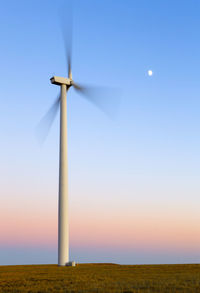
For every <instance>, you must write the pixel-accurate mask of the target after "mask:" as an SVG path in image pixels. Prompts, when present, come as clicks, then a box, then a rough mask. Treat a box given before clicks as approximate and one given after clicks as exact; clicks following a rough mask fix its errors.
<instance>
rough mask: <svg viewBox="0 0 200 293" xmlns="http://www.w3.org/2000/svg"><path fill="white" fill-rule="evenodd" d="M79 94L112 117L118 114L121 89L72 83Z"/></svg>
mask: <svg viewBox="0 0 200 293" xmlns="http://www.w3.org/2000/svg"><path fill="white" fill-rule="evenodd" d="M72 85H73V87H74V89H75V90H76V92H77V93H78V94H81V95H83V96H84V98H86V99H87V100H88V101H89V102H91V103H92V104H94V105H95V106H96V107H98V108H99V109H100V110H101V111H103V112H104V113H105V114H106V115H108V116H109V117H110V118H114V117H115V116H116V114H117V111H118V109H119V104H120V100H121V99H120V96H121V91H120V90H119V89H116V88H115V89H113V88H108V87H91V86H83V85H81V84H78V83H75V82H73V83H72Z"/></svg>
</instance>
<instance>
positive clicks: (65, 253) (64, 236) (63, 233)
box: [51, 76, 72, 266]
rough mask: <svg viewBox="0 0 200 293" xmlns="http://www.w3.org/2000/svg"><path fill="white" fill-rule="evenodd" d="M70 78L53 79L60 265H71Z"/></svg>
mask: <svg viewBox="0 0 200 293" xmlns="http://www.w3.org/2000/svg"><path fill="white" fill-rule="evenodd" d="M71 82H72V80H70V79H69V78H61V77H56V76H54V77H52V78H51V83H52V84H56V85H59V86H60V91H61V93H60V155H59V199H58V202H59V203H58V265H59V266H64V265H66V264H69V223H68V168H67V90H68V88H69V87H70V86H71Z"/></svg>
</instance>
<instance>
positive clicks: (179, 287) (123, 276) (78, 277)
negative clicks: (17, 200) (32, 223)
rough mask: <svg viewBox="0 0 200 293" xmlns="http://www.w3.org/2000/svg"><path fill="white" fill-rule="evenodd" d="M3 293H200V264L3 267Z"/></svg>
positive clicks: (0, 276) (0, 286) (0, 269)
mask: <svg viewBox="0 0 200 293" xmlns="http://www.w3.org/2000/svg"><path fill="white" fill-rule="evenodd" d="M0 292H3V293H6V292H12V293H14V292H20V293H21V292H38V293H39V292H71V293H72V292H74V293H75V292H91V293H95V292H102V293H104V292H105V293H106V292H108V293H110V292H113V293H114V292H115V293H118V292H123V293H130V292H135V293H147V292H148V293H150V292H163V293H165V292H166V293H172V292H185V293H190V292H196V293H200V265H199V264H183V265H115V264H79V265H77V266H76V267H57V266H56V265H24V266H0Z"/></svg>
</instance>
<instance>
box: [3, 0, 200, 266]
mask: <svg viewBox="0 0 200 293" xmlns="http://www.w3.org/2000/svg"><path fill="white" fill-rule="evenodd" d="M67 5H68V4H67V1H66V3H64V1H57V2H56V4H55V2H54V1H51V0H49V1H46V0H45V1H38V0H36V1H22V0H21V1H18V2H16V1H9V2H3V3H2V4H1V10H0V35H1V57H0V64H1V70H0V80H1V88H0V133H1V144H0V149H1V152H0V161H1V164H0V178H1V181H0V182H1V184H0V185H1V189H0V211H1V210H2V212H1V216H0V221H1V222H2V223H4V224H3V225H4V229H3V231H4V232H2V233H1V234H2V237H0V256H1V255H4V259H3V258H2V259H3V261H2V264H8V263H9V264H10V263H12V259H13V258H12V259H11V257H10V256H9V255H12V254H14V255H15V256H17V251H19V252H20V251H22V250H23V247H24V244H23V241H22V242H20V241H19V243H18V242H17V243H16V242H15V238H14V236H13V241H11V240H12V237H11V236H12V235H11V234H12V233H11V232H7V233H6V232H5V230H6V229H5V227H6V225H8V231H12V229H11V227H10V225H11V223H8V221H7V219H8V218H9V216H8V215H13V216H11V217H14V215H16V217H17V215H19V214H21V213H23V211H25V210H27V214H26V212H25V216H24V221H26V220H27V219H28V217H29V215H31V214H32V215H34V214H35V213H39V214H40V217H41V221H42V219H43V217H42V213H43V211H45V212H44V215H43V216H44V217H46V216H47V214H48V215H50V216H49V217H50V218H51V215H52V219H54V217H56V213H57V186H58V129H59V124H58V117H57V119H56V121H55V123H54V125H53V127H52V129H51V132H50V134H49V136H48V138H47V140H46V142H45V144H44V145H43V147H42V148H41V147H40V146H39V145H38V143H37V140H36V137H35V128H36V126H37V124H38V122H39V121H40V119H41V117H42V116H43V115H44V113H45V112H46V111H47V110H48V108H49V107H50V105H51V104H52V103H53V101H54V98H55V97H56V95H57V93H58V91H59V89H58V88H57V87H56V86H53V85H51V83H50V81H49V79H50V77H52V75H59V76H64V75H65V74H66V65H65V52H64V47H63V43H62V36H61V32H60V10H62V13H64V12H63V11H64V9H66V17H67ZM199 12H200V3H199V2H198V1H194V0H192V1H179V0H177V1H171V0H169V1H154V0H153V1H147V0H140V1H139V0H137V1H136V0H133V1H128V0H126V1H124V2H122V1H111V0H109V1H105V0H102V1H91V0H86V1H80V0H79V1H78V0H76V1H75V2H74V36H73V64H72V65H73V68H72V73H73V78H74V80H76V81H79V82H82V83H86V84H94V85H97V86H101V85H103V86H110V87H113V88H116V89H119V93H120V95H121V103H120V106H119V109H118V113H117V115H116V117H115V119H114V120H111V119H109V118H108V117H107V116H105V115H104V114H103V113H102V112H101V111H99V110H98V109H97V108H95V107H94V106H93V105H91V104H90V103H88V102H87V101H86V100H84V99H82V98H80V97H79V96H78V95H76V93H75V92H74V91H73V89H72V90H70V92H69V95H68V144H69V150H68V154H69V197H70V203H71V205H70V206H71V208H70V213H71V214H72V216H71V222H72V225H71V226H72V227H77V226H78V224H77V223H76V221H80V222H81V221H83V219H81V216H82V214H81V212H80V211H81V209H83V210H84V211H85V212H87V214H89V215H90V213H91V218H92V212H91V211H98V209H100V207H101V208H102V212H101V215H102V216H103V217H104V212H105V213H107V214H109V213H110V214H111V215H112V214H113V215H119V217H118V220H119V221H120V217H122V218H123V221H125V220H124V219H126V214H127V210H128V211H129V212H130V215H131V214H135V213H136V211H137V212H138V208H140V213H139V214H140V216H138V218H137V220H138V222H139V223H138V225H139V226H140V223H141V222H142V223H143V221H144V223H143V224H142V225H143V226H142V227H143V228H142V229H144V231H146V230H145V229H146V228H145V223H146V224H147V223H148V222H149V221H151V219H154V216H155V214H159V215H160V216H159V217H158V221H160V222H162V221H165V223H166V222H168V220H169V223H170V220H171V216H172V215H173V217H174V219H175V220H174V221H177V222H178V221H180V220H181V219H184V221H183V226H180V227H179V228H180V229H182V230H184V224H185V223H189V224H188V226H187V227H186V228H185V229H186V232H185V235H184V237H185V238H184V237H183V239H188V238H190V237H191V243H189V244H188V247H187V249H186V248H184V249H185V250H184V249H183V251H181V252H180V254H181V257H179V256H178V255H179V253H178V249H177V246H176V245H178V244H177V243H179V242H181V240H180V239H178V240H177V241H175V243H174V246H173V241H172V239H171V242H172V243H171V242H170V243H169V246H170V248H169V247H165V246H163V245H162V244H160V246H159V252H158V255H156V252H155V249H149V245H148V239H147V240H145V241H147V242H145V243H146V244H145V245H146V246H145V245H144V247H143V250H142V251H141V250H140V249H139V248H135V246H134V245H133V248H131V247H129V250H128V251H129V252H130V255H129V257H127V256H125V255H124V252H123V251H124V246H126V244H127V243H128V238H127V239H125V243H124V244H120V245H122V246H120V245H119V247H118V251H117V253H116V255H114V256H113V257H112V261H113V262H121V263H128V262H130V263H134V262H137V263H165V262H167V260H168V259H170V262H199V257H200V255H199V253H200V251H199V250H198V248H194V247H193V246H192V245H193V243H196V244H198V243H199V244H200V239H199V237H197V236H195V235H198V234H199V232H200V231H199V230H198V229H199V228H198V226H197V223H198V221H199V216H198V214H199V210H198V206H199V203H200V201H199V191H200V185H199V177H200V168H199V166H200V164H199V163H200V155H199V149H200V136H199V125H200V116H199V106H200V99H199V92H200V84H199V75H200V71H199V67H200V58H199V52H200V38H199V26H200V19H199ZM149 69H151V70H152V71H153V76H152V77H149V76H148V75H147V71H148V70H149ZM47 203H48V204H47ZM38 207H39V208H38ZM130 207H131V208H132V209H131V208H130ZM166 207H167V208H166ZM120 209H121V211H122V212H120ZM3 211H4V213H3ZM146 211H148V215H149V218H147V216H146ZM162 214H164V215H165V217H164V218H163V216H162ZM75 215H77V217H76V219H75ZM1 217H2V219H1ZM96 217H97V216H96ZM22 220H23V218H22ZM29 220H30V219H29ZM95 220H96V221H97V222H98V220H99V219H97V218H95ZM95 220H94V222H95ZM134 220H135V219H134V217H133V218H131V221H133V222H134ZM123 221H122V222H123ZM152 221H153V220H152ZM52 222H53V220H52ZM125 222H126V221H125ZM127 222H128V218H127ZM78 223H79V222H78ZM152 223H153V222H152ZM86 224H87V222H86ZM86 224H85V226H87V225H86ZM32 225H33V226H31V227H36V226H37V225H36V223H35V224H34V221H33V223H32ZM34 225H35V226H34ZM49 225H50V224H49ZM112 225H114V224H112ZM112 225H111V224H110V229H115V228H116V226H112ZM116 225H117V224H116ZM168 225H169V227H168ZM171 225H172V226H173V223H172V224H171ZM146 227H147V226H146ZM164 227H165V228H164ZM164 227H163V229H166V231H168V230H167V229H168V228H169V231H170V227H171V226H170V224H166V226H164ZM45 228H46V229H51V228H50V226H48V223H47V226H45ZM154 228H155V227H154V226H153V224H152V227H151V229H153V230H154ZM17 229H20V223H16V230H17ZM24 229H25V228H24ZM30 229H32V228H30ZM129 229H130V230H129V231H130V234H134V230H131V227H129ZM22 230H23V229H22ZM122 230H123V227H122ZM191 230H192V231H193V234H192V236H191V235H190V233H191ZM23 231H24V234H23V232H21V233H22V234H23V235H22V236H23V237H22V238H23V239H26V232H25V230H23ZM91 231H93V230H91ZM187 231H188V233H187ZM9 233H10V234H9ZM71 233H72V237H71V238H72V239H75V240H73V242H72V244H71V251H72V252H71V254H72V257H74V258H76V259H77V261H78V260H79V259H80V260H83V261H93V260H94V258H95V257H94V255H95V252H96V249H97V248H96V246H95V245H96V244H95V243H94V245H93V246H91V247H90V248H87V247H86V248H85V251H84V249H82V248H80V247H78V244H77V242H76V241H78V240H77V235H76V231H74V232H71ZM77 233H78V232H77ZM138 233H139V232H138ZM166 234H167V232H166ZM55 235H56V232H55ZM102 235H103V234H102ZM35 237H36V238H37V233H36V234H35ZM53 237H54V238H55V237H56V236H52V239H53ZM73 237H74V238H73ZM102 237H105V243H104V244H102V247H100V248H98V249H102V255H107V257H106V258H105V257H104V258H105V259H104V258H103V256H101V258H100V259H98V258H97V259H96V258H95V261H101V260H102V261H104V262H105V261H108V262H109V255H111V254H110V251H111V250H112V248H110V247H109V245H108V244H107V242H106V235H103V236H102ZM113 237H114V236H113ZM126 237H127V235H126ZM152 237H153V236H152ZM170 237H171V238H172V235H171V234H170V232H169V238H170ZM195 237H197V238H195ZM91 238H92V235H91ZM119 238H121V236H120V234H119ZM133 238H134V237H133ZM161 238H162V236H161V235H160V239H161ZM149 239H150V240H149V241H150V242H151V241H152V239H151V237H150V236H149ZM158 239H159V235H158ZM181 239H182V238H181ZM40 240H41V239H40ZM131 241H133V240H131ZM141 241H142V240H141ZM143 241H144V240H143ZM11 242H12V243H11ZM25 242H26V241H25ZM55 242H56V238H55ZM186 242H187V241H186ZM6 243H8V247H9V248H8V247H7V248H6V245H7V244H6ZM53 243H54V242H53ZM20 245H21V246H20ZM25 245H26V249H25V250H24V251H27V250H28V251H32V254H33V255H35V253H38V254H39V255H41V263H43V262H50V263H51V262H56V248H55V247H54V246H55V245H54V244H52V247H51V249H52V250H50V252H49V254H48V253H47V255H46V254H45V256H44V254H43V251H44V247H43V246H42V245H41V246H40V241H39V242H38V243H37V245H36V244H34V243H31V241H30V242H29V243H28V244H27V243H26V244H25ZM34 245H36V246H34ZM123 245H124V246H123ZM151 245H153V244H151ZM50 246H51V245H50ZM136 246H137V245H136ZM77 247H78V248H77ZM88 249H89V251H90V252H91V254H90V253H89V252H88ZM194 250H195V251H194ZM6 251H9V253H7V254H6V253H5V252H6ZM10 251H12V253H11V252H10ZM38 251H39V252H38ZM160 251H161V252H160ZM47 252H48V250H47ZM5 255H7V256H6V257H5ZM20 255H21V254H20ZM42 255H43V259H42ZM99 255H101V253H99ZM135 255H137V257H135ZM166 255H167V257H165V256H166ZM194 255H195V257H194ZM84 256H85V258H84ZM86 256H87V257H86ZM129 259H130V260H129ZM135 259H137V260H135ZM30 262H34V258H31V257H30V254H29V253H25V252H24V257H23V256H22V257H20V258H19V259H17V258H16V263H30ZM35 262H36V263H38V259H37V260H35ZM0 264H1V263H0Z"/></svg>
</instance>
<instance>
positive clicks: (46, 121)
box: [36, 94, 60, 144]
mask: <svg viewBox="0 0 200 293" xmlns="http://www.w3.org/2000/svg"><path fill="white" fill-rule="evenodd" d="M59 103H60V94H59V95H58V97H57V98H56V100H55V101H54V103H53V104H52V106H51V107H50V108H49V110H48V112H47V113H46V114H45V115H44V116H43V118H42V119H41V120H40V122H39V124H38V126H37V128H36V135H37V138H38V141H39V142H40V144H42V143H43V142H44V141H45V139H46V137H47V135H48V133H49V131H50V128H51V126H52V124H53V121H54V119H55V117H56V114H57V112H58V109H59Z"/></svg>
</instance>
